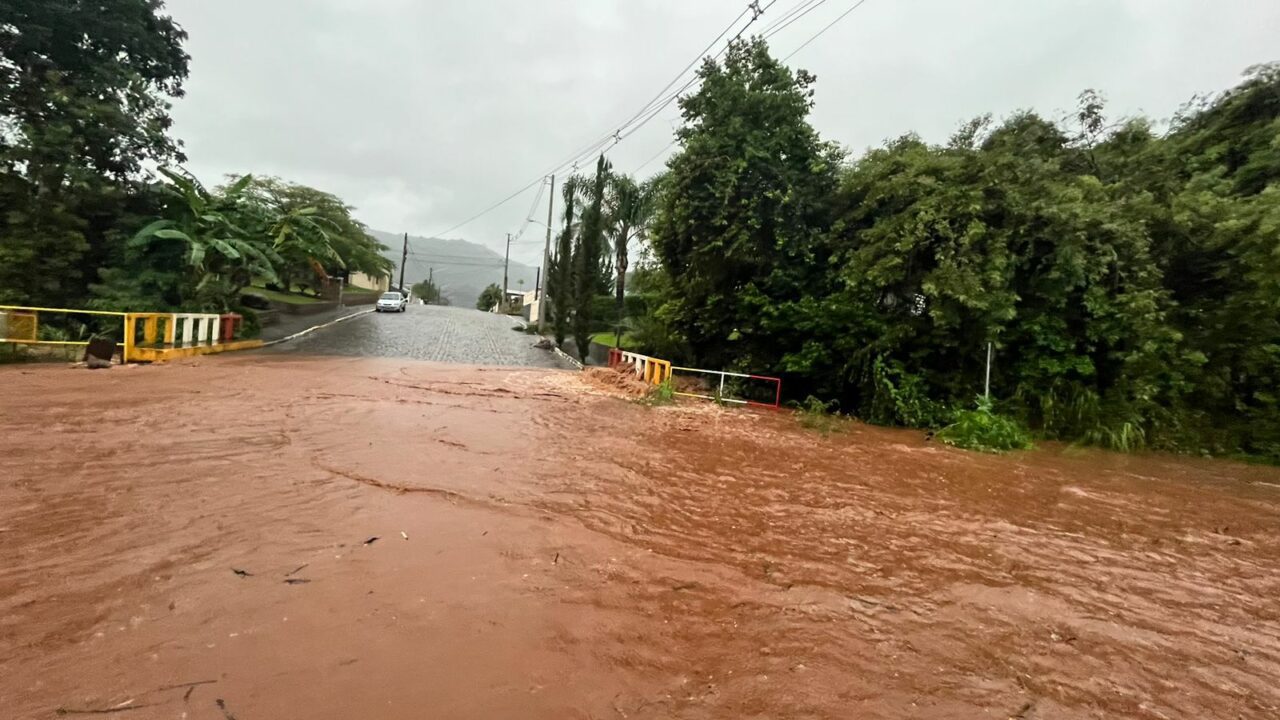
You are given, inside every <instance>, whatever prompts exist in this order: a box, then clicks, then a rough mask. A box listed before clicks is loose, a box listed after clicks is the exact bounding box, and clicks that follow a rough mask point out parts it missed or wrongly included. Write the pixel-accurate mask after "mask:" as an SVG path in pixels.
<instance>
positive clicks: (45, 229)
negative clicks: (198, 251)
mask: <svg viewBox="0 0 1280 720" xmlns="http://www.w3.org/2000/svg"><path fill="white" fill-rule="evenodd" d="M163 7H164V6H163V3H161V2H160V1H159V0H101V1H100V2H92V3H90V2H49V1H48V0H8V1H7V2H5V3H3V4H0V207H3V209H4V211H3V215H0V300H4V301H8V302H18V303H23V302H34V303H56V304H64V303H66V302H67V301H68V298H79V297H82V296H83V295H84V291H85V286H86V284H87V283H88V282H90V281H92V280H94V279H95V277H94V275H95V272H94V271H95V270H96V268H97V267H99V266H101V265H104V264H106V263H108V262H110V260H111V259H112V257H113V255H116V254H118V252H119V250H118V248H119V245H120V242H121V241H122V240H123V238H124V237H127V235H129V234H132V231H133V230H132V229H131V228H129V227H128V225H129V224H131V222H132V221H133V219H135V218H136V213H138V212H142V213H145V212H146V211H147V208H145V207H143V208H139V207H138V202H139V200H145V198H146V193H145V192H144V189H143V188H141V187H140V186H139V185H138V180H139V176H140V172H141V169H142V167H143V164H144V163H146V162H148V161H157V162H165V161H169V160H174V159H178V160H180V159H181V155H180V153H179V151H178V147H177V144H176V142H175V141H173V140H172V139H171V138H170V137H169V135H168V130H169V127H170V125H171V120H170V117H169V99H170V98H174V97H178V96H181V95H182V82H183V80H184V79H185V78H186V76H187V62H188V57H187V55H186V53H185V52H184V51H183V49H182V41H183V40H184V39H185V37H186V35H185V33H184V32H183V31H182V29H181V28H179V27H178V26H177V24H176V23H174V22H173V20H172V19H171V18H170V17H168V16H167V15H165V14H164V13H163Z"/></svg>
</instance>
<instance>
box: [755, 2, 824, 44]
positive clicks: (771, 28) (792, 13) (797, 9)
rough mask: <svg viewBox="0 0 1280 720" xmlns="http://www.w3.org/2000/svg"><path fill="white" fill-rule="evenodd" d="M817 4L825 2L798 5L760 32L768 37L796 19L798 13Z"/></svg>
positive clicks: (800, 3)
mask: <svg viewBox="0 0 1280 720" xmlns="http://www.w3.org/2000/svg"><path fill="white" fill-rule="evenodd" d="M816 2H823V0H803V2H799V3H796V5H795V7H793V8H791V9H790V10H788V11H787V12H785V13H783V14H782V15H779V16H778V17H777V18H776V19H774V21H773V22H771V23H769V24H768V25H766V26H765V28H764V29H763V30H761V31H760V34H761V35H764V36H767V35H768V34H769V33H771V32H773V31H774V30H775V29H777V27H778V26H779V25H781V24H783V23H785V22H787V21H788V20H790V19H791V18H793V17H795V15H796V13H798V12H800V11H801V10H803V9H804V8H805V7H807V6H809V5H812V4H814V3H816Z"/></svg>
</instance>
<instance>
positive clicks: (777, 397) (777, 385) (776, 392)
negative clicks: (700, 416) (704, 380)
mask: <svg viewBox="0 0 1280 720" xmlns="http://www.w3.org/2000/svg"><path fill="white" fill-rule="evenodd" d="M671 370H672V372H682V373H697V374H702V375H713V376H719V385H718V387H717V389H716V391H715V394H714V395H704V394H702V393H691V392H680V391H676V393H675V394H676V395H681V396H683V397H694V398H702V399H703V400H714V401H716V402H726V403H733V404H735V405H754V406H756V407H771V408H779V407H782V378H776V377H770V376H768V375H752V374H750V373H736V372H728V371H726V370H704V369H702V368H690V367H679V366H674V367H672V368H671ZM727 378H741V379H744V380H760V381H762V382H768V383H773V386H774V389H773V393H772V395H773V402H771V403H769V402H761V401H759V400H747V399H744V398H735V397H729V396H728V395H727V394H726V393H725V380H726V379H727Z"/></svg>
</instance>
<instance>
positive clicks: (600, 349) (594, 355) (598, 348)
mask: <svg viewBox="0 0 1280 720" xmlns="http://www.w3.org/2000/svg"><path fill="white" fill-rule="evenodd" d="M586 364H587V365H608V364H609V346H608V345H601V344H600V343H598V342H593V343H591V347H589V348H588V349H587V362H586Z"/></svg>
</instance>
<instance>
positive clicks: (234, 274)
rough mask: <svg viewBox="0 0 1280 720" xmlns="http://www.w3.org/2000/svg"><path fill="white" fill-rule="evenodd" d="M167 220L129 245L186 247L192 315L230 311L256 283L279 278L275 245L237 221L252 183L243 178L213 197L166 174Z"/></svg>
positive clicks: (186, 295) (190, 180) (185, 178)
mask: <svg viewBox="0 0 1280 720" xmlns="http://www.w3.org/2000/svg"><path fill="white" fill-rule="evenodd" d="M160 173H161V174H162V175H164V177H165V178H166V179H167V180H168V181H169V182H168V183H167V184H166V185H164V192H165V194H166V195H168V198H169V203H168V207H167V210H166V215H168V217H165V218H161V219H159V220H156V221H155V222H152V223H150V224H148V225H147V226H146V227H144V228H142V230H140V231H138V233H137V234H136V235H134V236H133V238H131V239H130V240H129V242H128V246H129V247H130V248H133V249H146V248H148V247H149V246H152V245H154V244H157V243H162V242H163V243H172V242H177V243H182V244H183V245H184V246H185V253H184V258H185V260H186V274H187V281H188V282H187V283H186V285H187V288H186V292H183V303H184V304H185V305H191V306H195V307H193V308H192V309H200V310H215V311H226V310H229V309H230V308H231V307H232V306H233V305H235V304H236V302H237V300H238V297H239V294H240V291H241V290H242V289H243V288H244V287H245V286H247V285H248V284H249V283H250V282H251V281H252V280H253V279H254V278H255V277H264V278H269V279H272V280H274V279H275V278H276V270H275V268H276V265H277V264H279V262H280V256H279V254H278V253H277V252H276V250H275V248H274V247H273V246H272V244H271V243H270V242H267V241H265V240H264V239H262V238H257V237H254V236H253V235H252V234H250V233H249V232H247V231H246V230H245V228H244V227H243V225H242V224H241V223H240V222H239V218H238V217H237V216H236V207H237V204H238V200H239V199H240V197H241V196H242V195H243V194H244V192H245V189H246V188H247V187H248V185H249V183H250V182H252V177H250V176H245V177H243V178H240V179H239V180H237V181H236V182H235V183H233V184H232V185H230V186H228V187H227V188H226V189H224V190H223V191H222V192H221V193H218V194H214V193H210V192H209V191H208V190H206V189H205V187H204V186H203V185H201V184H200V182H199V181H198V180H196V179H195V178H194V177H192V176H190V175H188V174H185V173H178V172H174V171H172V170H169V169H167V168H162V169H161V170H160Z"/></svg>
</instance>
